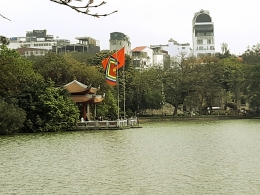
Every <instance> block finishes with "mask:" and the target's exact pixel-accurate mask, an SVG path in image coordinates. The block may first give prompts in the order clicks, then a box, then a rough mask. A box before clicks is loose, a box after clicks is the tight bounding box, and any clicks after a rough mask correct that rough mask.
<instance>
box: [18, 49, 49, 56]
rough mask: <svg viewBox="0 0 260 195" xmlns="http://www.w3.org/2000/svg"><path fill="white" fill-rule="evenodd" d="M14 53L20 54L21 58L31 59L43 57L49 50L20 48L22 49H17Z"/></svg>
mask: <svg viewBox="0 0 260 195" xmlns="http://www.w3.org/2000/svg"><path fill="white" fill-rule="evenodd" d="M16 51H18V52H19V53H20V55H21V56H23V57H26V58H27V57H32V56H35V57H37V56H44V55H45V54H46V53H48V52H49V50H46V49H38V48H27V47H22V48H17V49H16Z"/></svg>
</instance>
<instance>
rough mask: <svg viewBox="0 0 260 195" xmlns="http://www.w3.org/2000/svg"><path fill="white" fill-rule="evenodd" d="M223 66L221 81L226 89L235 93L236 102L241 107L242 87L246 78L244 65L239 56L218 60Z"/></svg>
mask: <svg viewBox="0 0 260 195" xmlns="http://www.w3.org/2000/svg"><path fill="white" fill-rule="evenodd" d="M218 64H219V65H220V66H221V67H222V68H223V76H222V78H221V82H222V85H223V88H224V89H225V90H226V91H230V92H232V93H233V95H234V102H235V103H236V104H237V106H238V108H240V95H241V87H242V84H243V82H244V80H245V78H244V66H243V64H242V62H241V61H240V60H239V59H238V58H237V57H233V56H232V57H229V58H224V59H222V60H220V61H219V62H218Z"/></svg>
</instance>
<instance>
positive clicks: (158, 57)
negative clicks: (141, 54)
mask: <svg viewBox="0 0 260 195" xmlns="http://www.w3.org/2000/svg"><path fill="white" fill-rule="evenodd" d="M165 46H166V45H150V48H151V49H152V50H153V66H156V67H159V68H163V67H167V66H169V63H170V55H169V54H168V52H167V51H165V50H164V47H165Z"/></svg>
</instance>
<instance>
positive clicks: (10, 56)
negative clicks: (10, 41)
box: [0, 45, 42, 98]
mask: <svg viewBox="0 0 260 195" xmlns="http://www.w3.org/2000/svg"><path fill="white" fill-rule="evenodd" d="M41 79H42V77H41V75H39V74H37V73H36V72H34V70H33V68H32V64H31V62H30V61H29V60H27V59H24V58H22V57H20V55H19V53H18V52H16V51H15V50H11V49H8V48H7V47H6V46H4V45H2V46H1V48H0V80H1V83H0V96H2V97H5V98H11V97H16V96H17V95H19V94H20V93H21V92H22V91H23V90H26V89H28V88H30V87H31V86H32V85H33V84H34V83H36V82H38V81H39V80H41Z"/></svg>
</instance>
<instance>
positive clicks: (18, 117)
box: [0, 99, 26, 134]
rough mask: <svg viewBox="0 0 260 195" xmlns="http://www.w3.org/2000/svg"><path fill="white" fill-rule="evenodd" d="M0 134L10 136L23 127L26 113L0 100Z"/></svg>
mask: <svg viewBox="0 0 260 195" xmlns="http://www.w3.org/2000/svg"><path fill="white" fill-rule="evenodd" d="M0 110H1V112H0V134H11V133H15V132H17V131H19V129H20V128H22V127H23V123H24V121H25V118H26V113H25V111H24V110H22V109H21V108H19V107H17V105H14V104H12V103H11V104H10V103H8V102H6V101H5V100H3V99H0Z"/></svg>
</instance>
